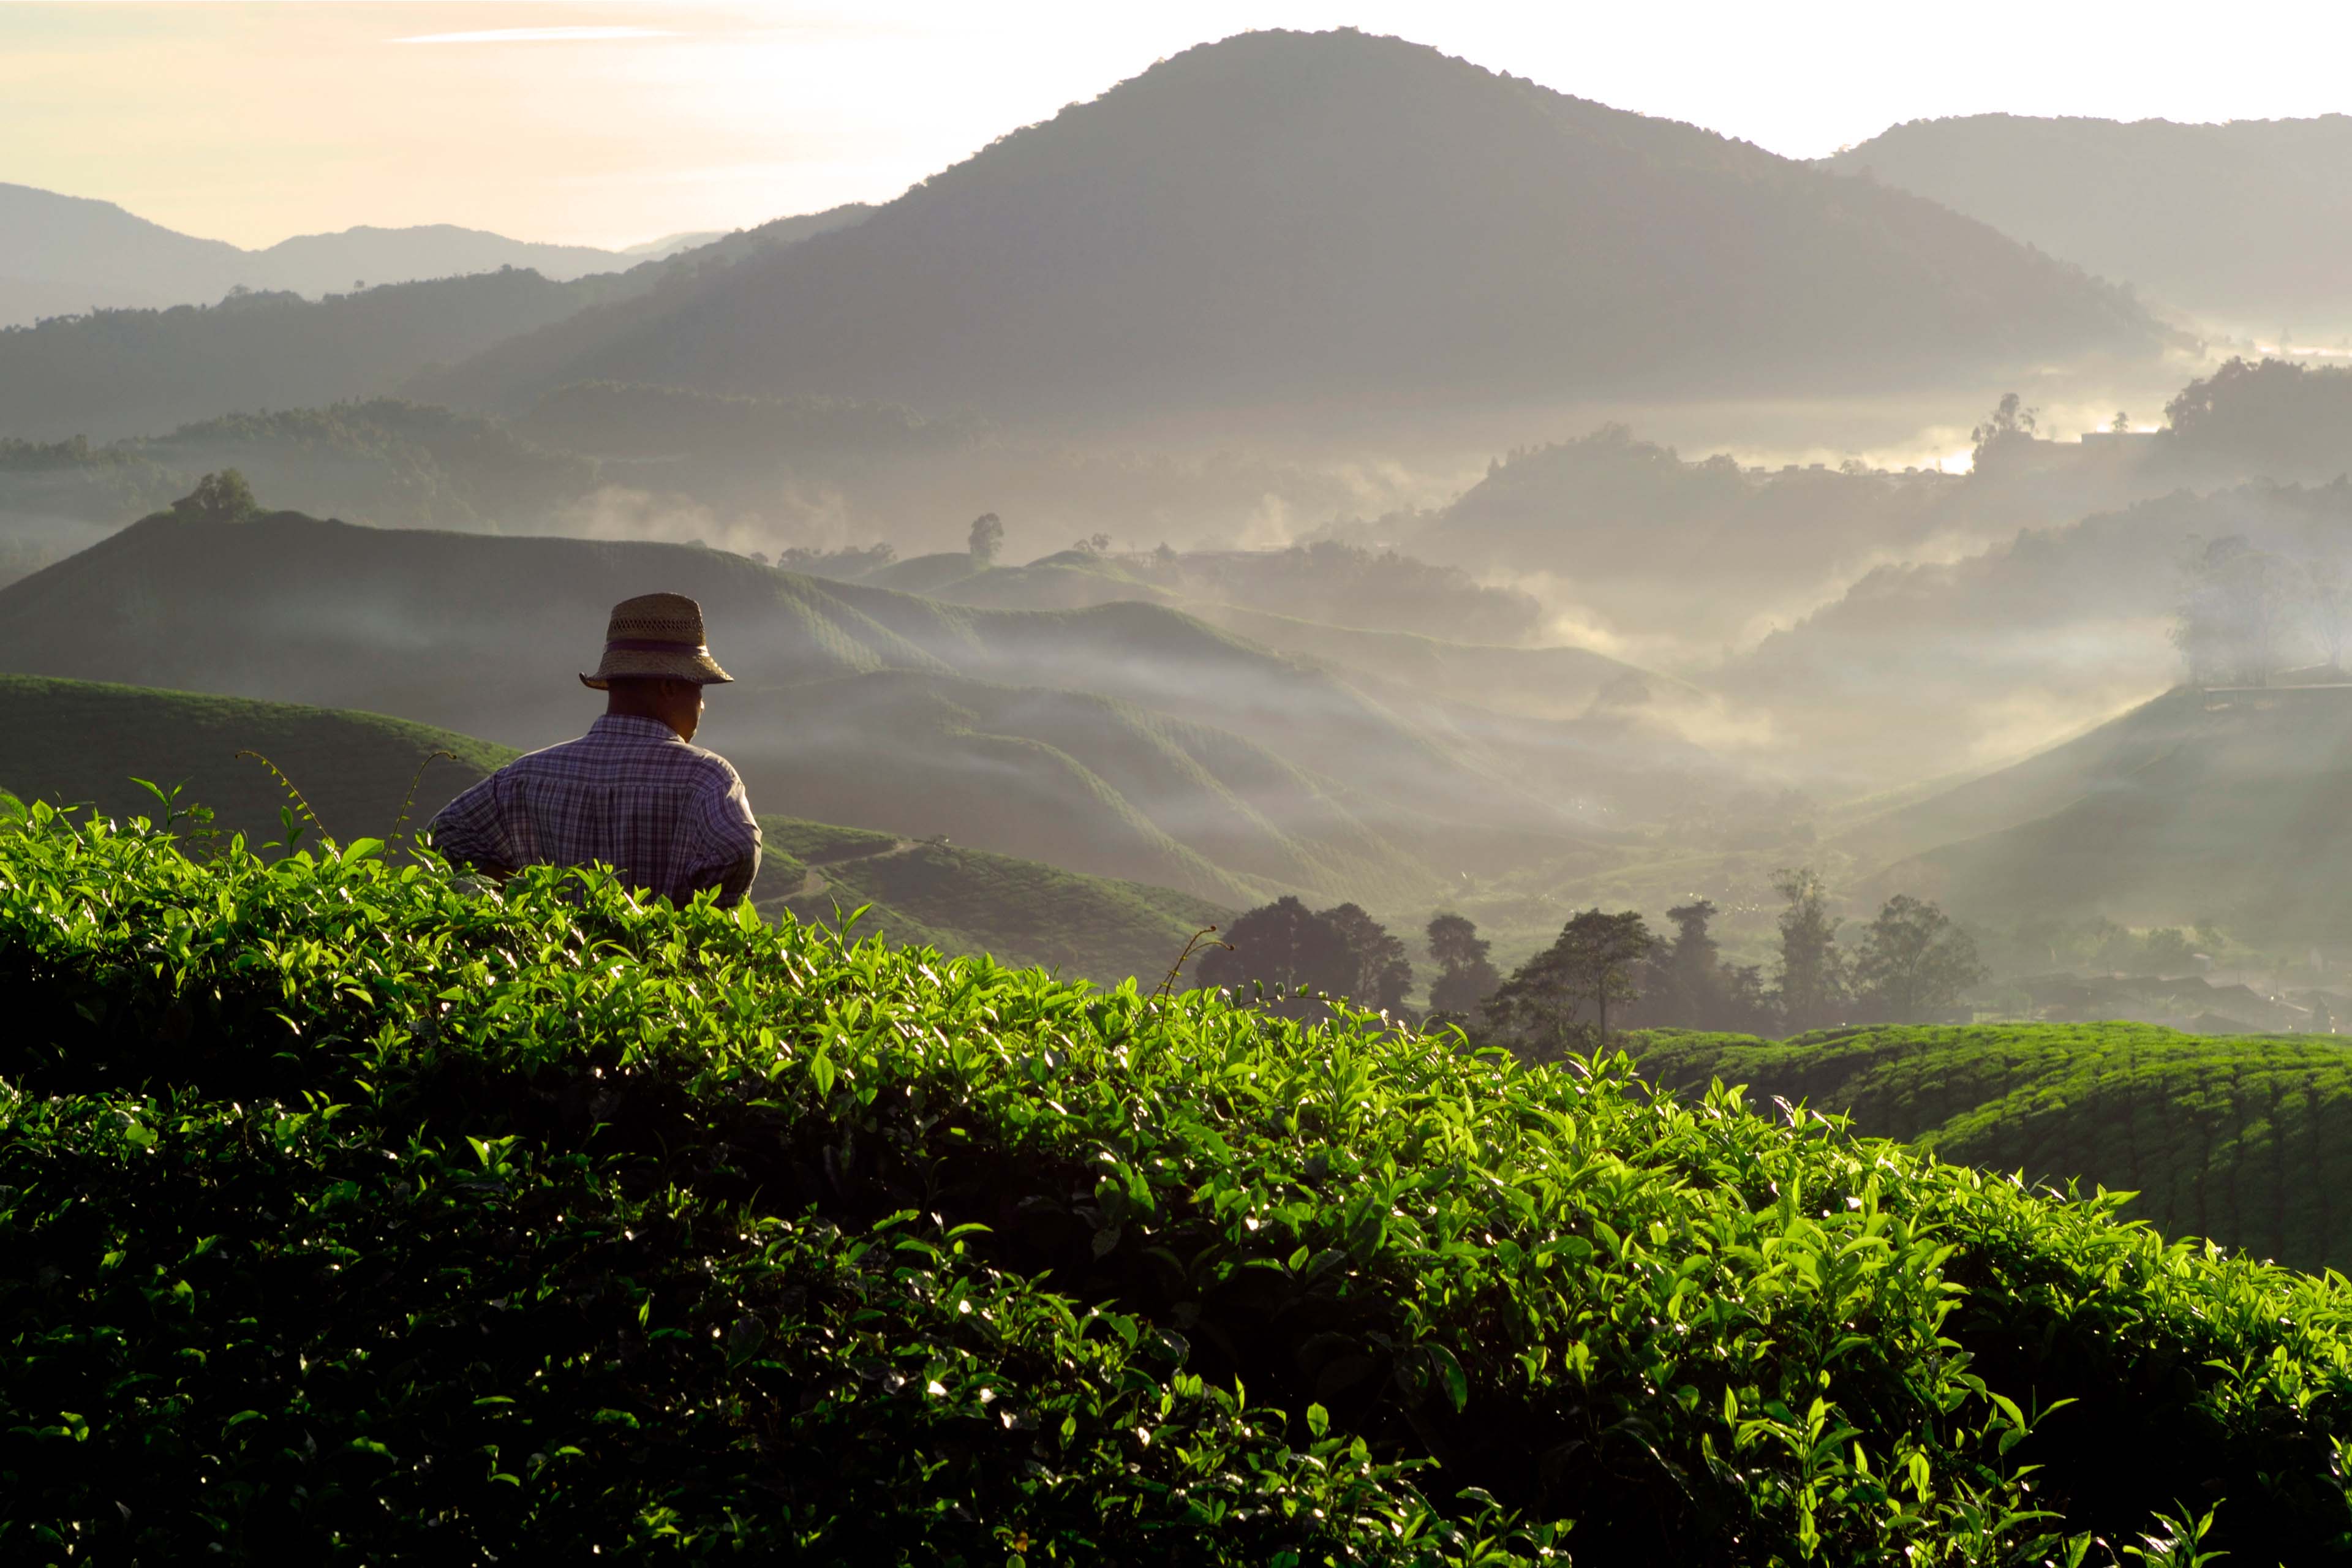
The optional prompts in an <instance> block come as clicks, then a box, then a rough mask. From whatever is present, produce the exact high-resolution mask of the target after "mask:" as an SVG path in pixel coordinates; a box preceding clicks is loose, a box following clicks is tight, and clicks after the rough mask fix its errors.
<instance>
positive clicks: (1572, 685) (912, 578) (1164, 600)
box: [859, 552, 1704, 719]
mask: <svg viewBox="0 0 2352 1568" xmlns="http://www.w3.org/2000/svg"><path fill="white" fill-rule="evenodd" d="M859 581H860V582H862V583H866V584H871V585H873V586H876V587H887V588H897V589H899V590H901V591H903V592H907V593H916V594H923V595H928V596H929V597H931V598H935V599H940V600H944V601H946V602H947V603H950V604H955V605H974V606H977V607H982V608H987V609H1019V610H1070V609H1084V608H1091V607H1094V606H1096V605H1113V604H1129V603H1140V604H1151V605H1168V606H1171V607H1173V608H1176V609H1181V610H1182V611H1183V612H1184V613H1185V614H1186V615H1189V616H1193V617H1195V618H1196V619H1199V620H1202V621H1206V622H1208V623H1209V624H1210V625H1211V626H1222V627H1223V628H1224V629H1225V630H1227V631H1229V632H1233V633H1234V634H1235V635H1237V636H1240V637H1247V638H1249V639H1250V640H1251V641H1252V642H1255V643H1257V644H1259V645H1261V646H1263V647H1270V648H1273V649H1276V651H1278V652H1281V653H1286V654H1291V655H1295V656H1297V657H1299V658H1308V659H1313V660H1315V661H1316V662H1317V663H1318V664H1322V665H1326V666H1329V667H1332V668H1339V669H1342V670H1356V671H1361V672H1362V673H1364V674H1366V675H1370V676H1374V677H1377V678H1379V679H1384V680H1390V681H1394V682H1397V683H1399V684H1401V685H1404V686H1408V687H1412V688H1414V689H1418V690H1420V691H1423V692H1425V693H1427V694H1428V695H1431V696H1433V697H1441V698H1446V699H1449V700H1454V701H1459V702H1469V703H1475V704H1477V705H1479V706H1481V707H1486V708H1491V709H1494V710H1497V711H1501V712H1508V713H1518V714H1523V715H1526V716H1528V717H1533V718H1544V719H1564V718H1570V717H1574V716H1576V715H1578V714H1580V713H1582V712H1583V711H1585V710H1587V709H1589V708H1590V707H1591V705H1592V702H1593V700H1594V699H1595V698H1596V697H1598V696H1600V695H1601V692H1603V691H1604V690H1610V689H1618V690H1620V691H1627V692H1630V689H1631V687H1630V685H1629V684H1628V678H1631V682H1632V683H1634V684H1638V685H1640V686H1642V687H1643V688H1646V689H1648V692H1649V694H1650V696H1651V697H1652V698H1654V700H1659V701H1660V702H1662V703H1663V704H1664V705H1666V706H1681V705H1685V704H1696V703H1699V702H1702V701H1704V697H1703V695H1702V694H1701V693H1700V692H1699V691H1698V690H1697V689H1695V688H1694V687H1692V686H1691V685H1690V684H1689V683H1688V682H1686V681H1683V680H1679V679H1675V678H1674V677H1671V676H1664V675H1658V674H1656V673H1654V672H1653V671H1650V670H1645V669H1643V668H1639V667H1638V666H1635V665H1631V664H1627V663H1625V662H1623V661H1622V660H1620V659H1615V658H1610V657H1609V656H1608V655H1606V654H1601V653H1595V652H1593V651H1592V650H1591V649H1590V648H1581V647H1505V646H1496V645H1493V644H1482V643H1470V642H1461V641H1454V640H1449V639H1447V638H1444V637H1432V636H1429V635H1427V634H1425V633H1421V632H1411V631H1398V630H1383V629H1379V628H1372V627H1360V626H1349V625H1340V624H1334V621H1333V620H1331V619H1326V618H1318V617H1316V616H1310V615H1304V614H1297V615H1285V614H1277V613H1276V612H1274V611H1270V610H1263V609H1255V608H1252V607H1250V606H1247V605H1234V604H1226V603H1223V602H1220V601H1218V600H1215V599H1212V598H1204V597H1202V596H1200V595H1193V594H1186V593H1183V592H1180V591H1178V590H1175V589H1171V588H1169V587H1166V586H1163V585H1161V584H1156V583H1151V582H1148V581H1146V580H1144V579H1143V578H1141V577H1139V576H1136V575H1135V574H1132V573H1129V572H1128V571H1125V570H1123V569H1122V568H1121V567H1120V566H1118V564H1117V563H1113V562H1108V561H1100V560H1088V559H1086V558H1084V557H1082V556H1076V552H1065V553H1064V554H1062V555H1058V556H1053V557H1048V558H1047V559H1046V560H1044V561H1037V562H1032V563H1029V564H1028V565H1026V566H984V567H979V568H977V569H975V568H974V567H973V566H972V564H971V558H970V557H969V556H965V555H957V554H940V555H924V556H918V557H916V558H915V559H914V560H911V561H899V562H893V563H891V564H889V565H888V566H886V567H884V568H882V569H881V570H880V571H878V572H875V573H871V574H868V575H866V576H865V577H863V578H860V579H859Z"/></svg>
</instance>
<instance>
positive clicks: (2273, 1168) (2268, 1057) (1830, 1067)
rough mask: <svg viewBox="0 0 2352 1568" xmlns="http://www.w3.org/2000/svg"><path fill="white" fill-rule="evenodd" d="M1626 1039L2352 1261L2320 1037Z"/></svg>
mask: <svg viewBox="0 0 2352 1568" xmlns="http://www.w3.org/2000/svg"><path fill="white" fill-rule="evenodd" d="M1633 1049H1634V1052H1635V1054H1636V1056H1637V1058H1638V1059H1639V1061H1640V1064H1641V1067H1642V1070H1643V1072H1644V1073H1645V1074H1647V1075H1649V1076H1650V1077H1651V1078H1653V1079H1654V1080H1655V1081H1657V1082H1659V1083H1662V1084H1667V1085H1679V1086H1683V1087H1685V1088H1695V1089H1705V1088H1706V1085H1707V1084H1708V1083H1710V1082H1711V1081H1713V1080H1714V1079H1717V1078H1720V1079H1723V1080H1724V1081H1725V1082H1727V1083H1739V1084H1745V1085H1746V1086H1748V1091H1749V1092H1750V1093H1751V1094H1752V1095H1755V1096H1757V1097H1759V1098H1762V1097H1768V1096H1770V1097H1779V1098H1781V1099H1785V1100H1796V1101H1801V1102H1803V1103H1805V1104H1808V1105H1811V1106H1812V1107H1814V1108H1815V1109H1817V1110H1830V1111H1836V1112H1839V1113H1840V1114H1843V1115H1845V1116H1848V1117H1851V1118H1852V1119H1853V1125H1854V1127H1855V1129H1856V1130H1857V1131H1864V1132H1868V1133H1872V1134H1874V1135H1876V1136H1880V1137H1885V1138H1899V1139H1903V1140H1906V1141H1907V1142H1916V1143H1917V1144H1918V1146H1919V1147H1920V1148H1921V1149H1923V1150H1926V1151H1927V1152H1931V1153H1935V1154H1937V1155H1939V1156H1941V1157H1942V1158H1944V1159H1947V1160H1951V1161H1956V1162H1958V1163H1965V1164H1972V1165H1985V1166H1990V1168H1992V1169H1994V1170H2000V1171H2022V1172H2023V1173H2025V1174H2026V1175H2027V1176H2028V1177H2029V1178H2035V1179H2041V1180H2045V1181H2067V1180H2077V1181H2079V1182H2081V1184H2083V1185H2084V1186H2092V1185H2101V1186H2105V1187H2108V1188H2111V1189H2114V1190H2116V1191H2119V1192H2129V1193H2131V1194H2135V1195H2134V1196H2133V1198H2132V1200H2131V1201H2130V1202H2129V1203H2128V1204H2126V1205H2124V1208H2123V1210H2122V1212H2123V1214H2124V1215H2126V1216H2128V1217H2133V1218H2139V1219H2145V1220H2147V1222H2148V1223H2149V1224H2150V1225H2152V1226H2155V1227H2156V1228H2157V1229H2158V1230H2160V1231H2162V1232H2164V1233H2165V1234H2166V1235H2168V1236H2204V1237H2212V1238H2213V1239H2214V1240H2216V1241H2220V1242H2222V1243H2225V1244H2227V1245H2228V1246H2231V1247H2242V1248H2243V1249H2245V1250H2247V1251H2249V1252H2252V1253H2253V1254H2254V1255H2255V1256H2256V1257H2260V1258H2276V1259H2278V1260H2280V1261H2281V1262H2284V1263H2287V1264H2289V1265H2292V1266H2294V1267H2295V1268H2330V1267H2333V1268H2342V1267H2344V1266H2346V1265H2347V1264H2352V1054H2347V1051H2346V1050H2345V1048H2344V1043H2343V1042H2342V1041H2341V1040H2339V1039H2337V1038H2336V1037H2331V1036H2326V1035H2286V1036H2255V1037H2221V1038H2215V1037H2207V1036H2202V1035H2184V1034H2181V1033H2179V1031H2177V1030H2173V1029H2167V1028H2161V1027H2158V1026H2156V1025H2153V1024H2126V1023H2110V1024H1996V1025H1978V1026H1971V1027H1965V1028H1956V1027H1929V1026H1899V1025H1897V1026H1883V1027H1874V1028H1863V1029H1837V1030H1828V1031H1823V1032H1822V1033H1819V1034H1814V1035H1807V1036H1801V1037H1798V1038H1796V1039H1794V1040H1790V1041H1787V1042H1778V1041H1767V1040H1758V1039H1751V1038H1748V1037H1745V1036H1738V1035H1704V1034H1685V1033H1680V1032H1676V1031H1668V1030H1659V1031H1655V1032H1654V1033H1652V1034H1649V1035H1646V1036H1642V1037H1637V1039H1636V1040H1635V1042H1634V1046H1633Z"/></svg>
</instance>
